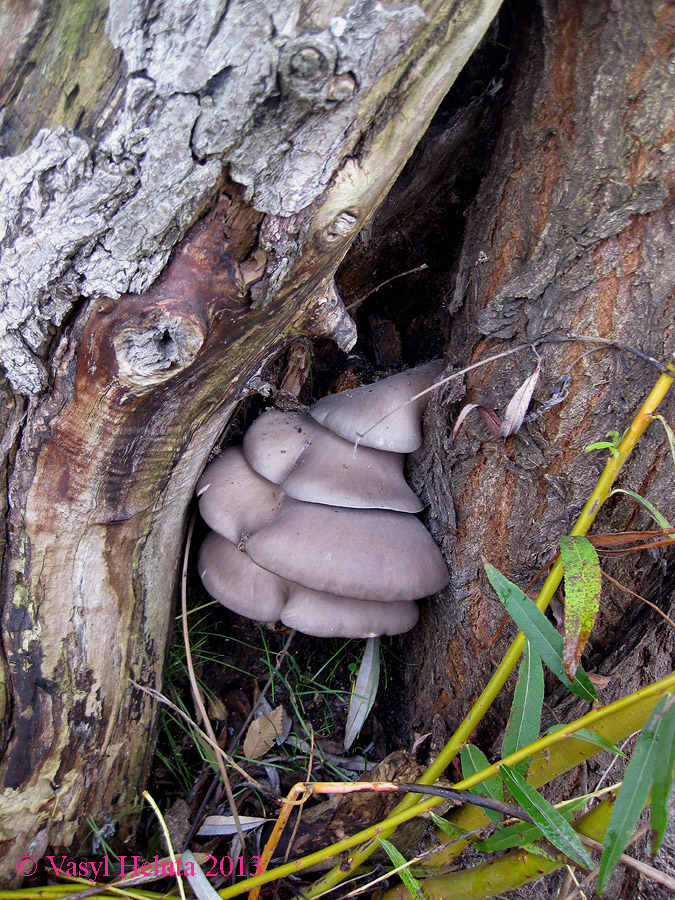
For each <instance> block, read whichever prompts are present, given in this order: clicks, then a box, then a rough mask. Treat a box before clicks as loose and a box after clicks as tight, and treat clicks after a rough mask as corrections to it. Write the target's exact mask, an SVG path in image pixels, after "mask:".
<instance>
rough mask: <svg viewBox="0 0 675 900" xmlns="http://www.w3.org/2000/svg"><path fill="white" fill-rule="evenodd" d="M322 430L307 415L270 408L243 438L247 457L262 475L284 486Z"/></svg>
mask: <svg viewBox="0 0 675 900" xmlns="http://www.w3.org/2000/svg"><path fill="white" fill-rule="evenodd" d="M319 430H320V426H318V425H317V424H316V422H315V421H314V420H313V419H312V418H311V416H308V415H307V414H306V413H298V412H283V411H282V410H280V409H268V410H266V411H265V412H264V413H263V414H262V415H260V416H258V418H257V419H256V420H255V422H253V424H252V425H251V426H250V428H249V429H248V431H247V432H246V434H245V435H244V443H243V449H244V456H245V457H246V460H247V462H248V464H249V465H250V466H251V468H252V469H255V471H256V472H257V473H258V474H259V475H262V476H263V478H267V479H268V480H269V481H273V482H274V483H275V484H281V482H282V481H283V480H284V479H285V478H286V477H287V476H288V475H289V474H290V473H291V471H292V469H293V466H294V465H295V464H296V462H297V461H298V458H299V456H300V454H301V453H302V451H303V450H304V449H305V448H306V447H308V446H309V445H310V444H311V442H312V437H313V436H315V435H316V434H317V432H318V431H319Z"/></svg>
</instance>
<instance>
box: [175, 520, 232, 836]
mask: <svg viewBox="0 0 675 900" xmlns="http://www.w3.org/2000/svg"><path fill="white" fill-rule="evenodd" d="M196 517H197V512H196V511H195V512H193V514H192V519H191V520H190V526H189V528H188V533H187V537H186V538H185V553H184V554H183V574H182V577H181V615H182V619H183V641H184V643H185V659H186V662H187V668H188V674H189V676H190V686H191V688H192V698H193V700H194V702H195V706H196V707H197V709H198V710H199V712H200V713H201V716H202V721H203V722H204V727H205V728H206V731H207V732H208V735H209V737H210V739H211V741H212V742H213V744H215V745H216V746H218V741H217V740H216V735H215V732H214V730H213V727H212V725H211V720H210V719H209V714H208V713H207V711H206V707H205V706H204V700H203V699H202V693H201V691H200V689H199V685H198V684H197V679H196V677H195V670H194V667H193V665H192V652H191V650H190V636H189V633H188V621H187V564H188V557H189V556H190V544H191V543H192V532H193V530H194V527H195V518H196ZM216 759H217V760H218V768H219V769H220V777H221V778H222V779H223V786H224V788H225V793H226V794H227V800H228V802H229V804H230V809H231V811H232V816H233V818H234V821H235V824H236V826H237V834H238V835H239V840H240V841H241V850H242V853H245V852H246V843H245V840H244V830H243V828H242V827H241V822H240V821H239V814H238V812H237V804H236V802H235V799H234V794H233V793H232V785H231V784H230V779H229V776H228V774H227V770H226V769H225V764H224V762H223V757H222V756H221V755H220V754H218V755H217V757H216Z"/></svg>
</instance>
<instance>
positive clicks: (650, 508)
mask: <svg viewBox="0 0 675 900" xmlns="http://www.w3.org/2000/svg"><path fill="white" fill-rule="evenodd" d="M615 494H627V495H628V496H629V497H632V498H633V500H637V502H638V503H639V504H640V505H641V506H644V508H645V509H646V510H647V512H648V513H649V515H650V516H651V517H652V519H654V521H655V522H656V524H657V525H658V526H659V528H663V529H666V528H670V525H669V524H668V520H667V519H666V518H665V517H664V516H662V515H661V513H660V512H659V511H658V509H657V508H656V507H655V506H654V504H653V503H650V502H649V500H645V498H644V497H642V496H640V494H636V493H635V491H631V490H629V489H628V488H614V490H612V491H610V492H609V494H608V495H607V499H608V500H609V498H610V497H613V496H614V495H615Z"/></svg>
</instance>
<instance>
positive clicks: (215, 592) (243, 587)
mask: <svg viewBox="0 0 675 900" xmlns="http://www.w3.org/2000/svg"><path fill="white" fill-rule="evenodd" d="M198 566H199V575H200V578H201V579H202V583H203V585H204V587H205V588H206V590H207V591H208V592H209V594H211V596H212V597H214V598H215V599H216V600H219V601H220V602H221V603H222V604H223V606H227V608H228V609H231V610H233V611H234V612H236V613H239V615H240V616H246V617H247V618H249V619H257V620H258V621H260V622H276V621H277V620H278V619H279V617H280V616H281V612H282V610H283V608H284V604H285V603H286V598H287V597H288V589H287V587H286V584H285V582H284V581H283V579H281V578H279V577H277V576H276V575H273V574H272V573H271V572H268V571H267V570H266V569H261V568H260V566H256V564H255V563H254V562H253V560H251V559H250V557H248V556H247V555H246V554H245V553H242V551H241V550H239V549H238V548H237V547H236V546H235V545H234V544H233V543H231V541H228V540H226V539H225V538H224V537H222V536H221V535H219V534H216V532H215V531H212V532H211V533H210V534H209V535H207V537H206V539H205V540H204V543H203V544H202V545H201V547H200V548H199V561H198Z"/></svg>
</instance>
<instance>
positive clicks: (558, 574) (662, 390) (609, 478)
mask: <svg viewBox="0 0 675 900" xmlns="http://www.w3.org/2000/svg"><path fill="white" fill-rule="evenodd" d="M673 358H674V359H675V355H674V357H673ZM673 380H675V365H673V359H671V361H670V362H669V364H668V367H667V370H666V371H665V372H662V374H661V375H660V376H659V378H658V379H657V381H656V383H655V384H654V387H653V388H652V390H651V391H650V393H649V395H648V397H647V399H646V400H645V402H644V403H643V404H642V407H641V408H640V410H639V411H638V413H637V415H636V416H635V418H634V419H633V421H632V422H631V425H630V427H629V429H628V431H627V432H626V434H625V435H624V437H623V439H622V441H621V443H620V444H619V446H618V447H617V448H616V451H615V453H616V455H610V457H609V459H608V460H607V464H606V465H605V468H604V471H603V473H602V475H601V476H600V478H599V480H598V483H597V484H596V486H595V488H594V490H593V492H592V494H591V496H590V497H589V498H588V500H587V502H586V505H585V506H584V508H583V509H582V510H581V513H580V514H579V517H578V518H577V521H576V522H575V523H574V527H573V528H572V530H571V532H570V534H571V535H572V536H575V537H576V536H578V535H584V534H586V532H587V531H588V529H589V528H590V527H591V525H592V524H593V522H594V521H595V518H596V516H597V514H598V512H599V510H600V507H601V506H602V504H603V503H604V502H605V500H606V499H607V496H608V495H609V492H610V490H611V489H612V485H613V484H614V482H615V480H616V477H617V475H618V474H619V471H620V470H621V468H622V466H623V465H624V463H625V462H626V460H627V459H628V457H629V455H630V453H631V451H632V450H633V448H634V447H635V445H636V444H637V442H638V440H639V439H640V437H641V436H642V434H643V433H644V431H645V429H646V428H647V426H648V425H649V423H650V422H651V421H652V416H653V415H654V413H655V412H656V410H657V409H658V407H659V406H660V404H661V403H662V401H663V398H664V397H665V396H666V394H667V393H668V390H669V389H670V387H671V385H672V383H673ZM562 577H563V567H562V562H561V561H560V557H558V558H557V560H556V561H555V563H554V564H553V567H552V568H551V571H550V572H549V574H548V577H547V578H546V581H545V582H544V584H543V585H542V588H541V590H540V592H539V596H538V597H537V606H538V607H539V609H541V610H545V609H546V608H547V607H548V605H549V603H550V602H551V600H552V599H553V596H554V594H555V592H556V591H557V589H558V586H559V585H560V582H561V581H562ZM524 643H525V637H524V635H523V634H522V633H519V634H518V635H517V637H516V638H515V640H514V641H513V643H512V644H511V647H510V649H509V650H508V652H507V653H506V656H505V657H504V659H503V660H502V663H501V665H500V666H499V668H498V669H497V670H496V671H495V673H494V675H493V676H492V678H491V679H490V681H489V682H488V684H487V686H486V687H485V689H484V690H483V693H482V694H481V695H480V697H479V698H478V700H477V701H476V703H475V704H474V706H473V707H472V709H471V711H470V712H469V714H468V716H467V717H466V718H465V719H464V721H463V722H462V724H461V725H460V726H459V728H458V729H457V730H456V731H455V733H454V734H453V736H452V737H451V738H450V740H449V741H448V743H447V744H446V745H445V747H444V748H443V750H442V751H441V752H440V753H439V755H438V756H437V757H436V759H435V760H434V762H433V763H432V764H431V765H430V766H429V768H428V769H427V770H426V772H425V773H424V774H423V775H422V777H421V778H420V779H419V783H420V784H433V783H434V781H436V780H437V779H438V778H439V777H440V776H441V775H442V774H443V772H444V771H445V770H446V769H447V767H448V766H449V765H450V763H451V762H452V761H453V759H454V758H455V757H456V756H457V754H458V753H459V751H460V750H461V748H462V746H463V745H464V744H465V743H467V741H468V740H469V739H470V738H471V735H472V734H473V732H474V731H475V730H476V728H477V726H478V725H479V724H480V722H481V720H482V719H483V717H484V716H485V714H486V713H487V711H488V710H489V708H490V707H491V706H492V704H493V702H494V701H495V699H496V697H497V695H498V694H499V692H500V691H501V689H502V688H503V686H504V684H505V683H506V681H507V680H508V678H509V676H510V674H511V672H512V671H513V669H514V668H515V666H516V665H517V663H518V660H519V659H520V656H521V654H522V652H523V645H524ZM415 803H418V797H417V795H415V794H409V795H408V796H407V797H406V798H405V799H404V800H403V801H402V802H401V803H399V804H398V806H397V807H396V808H395V809H394V810H393V812H392V813H390V815H389V817H388V818H387V819H385V820H384V823H382V824H383V825H384V826H385V828H386V826H387V824H388V823H390V822H391V823H393V820H394V819H395V817H396V816H397V815H398V814H399V813H401V812H402V811H404V810H407V809H408V808H410V807H411V806H412V805H413V804H415ZM393 830H394V829H393V828H390V829H388V830H387V834H391V833H392V831H393ZM376 849H377V843H376V842H374V841H371V842H370V843H369V844H367V845H366V846H364V847H363V848H361V849H360V850H359V851H358V852H356V853H354V854H353V855H352V856H351V857H350V860H349V866H348V867H346V866H345V867H344V868H343V867H342V866H336V867H335V868H333V869H331V871H330V872H328V873H326V875H324V877H323V878H321V879H320V880H319V881H318V882H316V883H315V884H314V885H313V886H312V887H311V888H310V889H309V890H307V891H305V894H306V896H307V897H308V898H311V897H315V896H317V895H318V894H321V893H323V892H324V891H326V890H328V888H331V887H334V886H335V885H336V884H339V883H340V882H341V881H342V880H343V879H344V878H346V877H348V876H349V875H350V874H351V873H352V872H353V871H354V869H356V868H357V867H358V866H360V865H361V864H362V863H363V862H364V861H365V860H366V859H368V857H369V856H370V855H371V854H372V853H373V852H374V851H375V850H376Z"/></svg>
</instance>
